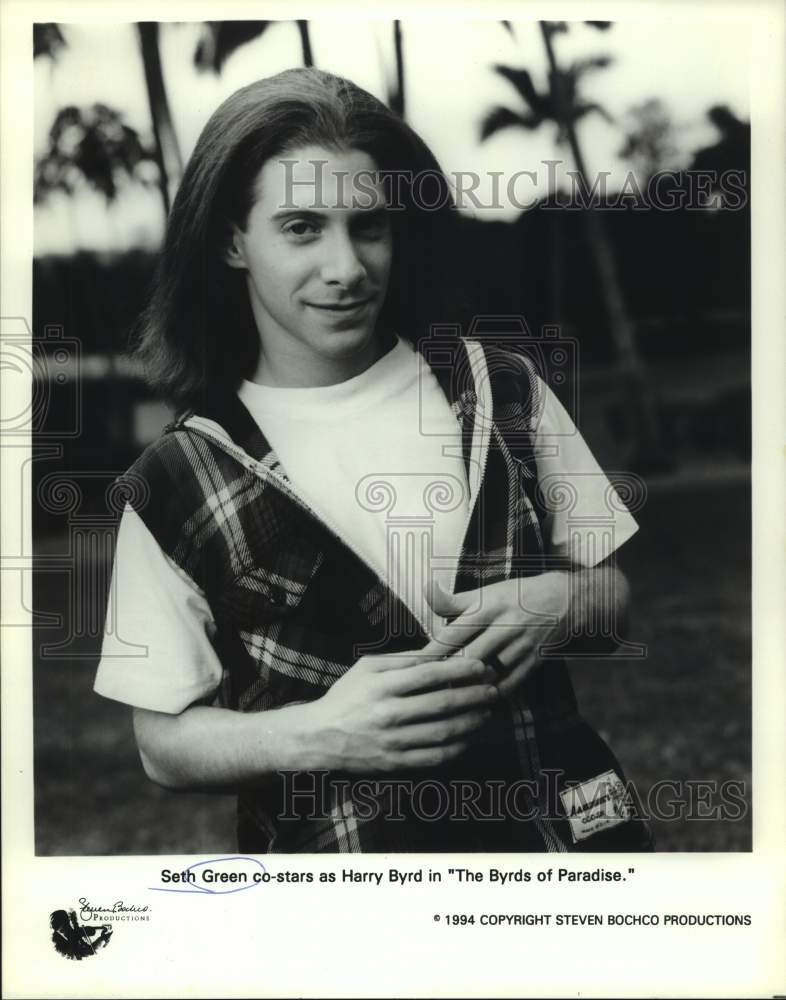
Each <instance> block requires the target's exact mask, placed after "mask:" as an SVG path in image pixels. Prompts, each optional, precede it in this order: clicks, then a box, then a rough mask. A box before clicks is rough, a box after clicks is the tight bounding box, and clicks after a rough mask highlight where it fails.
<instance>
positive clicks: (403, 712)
mask: <svg viewBox="0 0 786 1000" xmlns="http://www.w3.org/2000/svg"><path fill="white" fill-rule="evenodd" d="M391 701H392V704H391V705H390V707H389V708H388V709H387V719H386V720H385V721H386V723H387V725H389V726H402V725H405V724H407V723H409V722H415V721H417V720H418V719H439V718H443V717H445V716H451V715H458V714H459V713H461V712H467V711H471V710H472V709H477V708H480V709H483V708H490V707H491V706H493V705H495V704H497V703H498V701H499V692H498V691H497V689H496V688H495V687H493V686H492V685H491V684H474V685H471V686H468V687H457V688H447V689H442V690H440V691H431V692H429V693H428V694H412V695H408V696H407V697H405V698H395V699H392V700H391Z"/></svg>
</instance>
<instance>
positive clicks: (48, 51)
mask: <svg viewBox="0 0 786 1000" xmlns="http://www.w3.org/2000/svg"><path fill="white" fill-rule="evenodd" d="M65 44H66V42H65V38H64V37H63V33H62V31H61V30H60V28H59V26H58V25H56V24H34V25H33V59H38V57H39V56H48V58H50V59H52V60H55V59H57V57H58V55H59V54H60V51H61V49H64V48H65Z"/></svg>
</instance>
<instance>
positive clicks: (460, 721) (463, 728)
mask: <svg viewBox="0 0 786 1000" xmlns="http://www.w3.org/2000/svg"><path fill="white" fill-rule="evenodd" d="M491 717H492V712H491V710H490V709H474V710H473V711H471V712H464V713H463V714H462V715H455V716H453V717H452V718H449V719H438V720H436V721H433V722H418V723H415V724H414V725H411V726H403V727H401V728H400V729H397V730H395V732H394V734H393V735H392V736H391V746H392V747H394V748H395V749H397V750H412V749H417V748H418V747H441V746H448V745H449V744H451V743H456V742H457V741H460V740H463V739H464V738H465V737H467V736H469V735H470V734H471V733H474V732H475V730H477V729H480V728H481V726H484V725H485V724H486V723H487V722H488V721H489V719H491Z"/></svg>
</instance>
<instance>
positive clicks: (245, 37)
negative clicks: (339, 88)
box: [194, 20, 314, 73]
mask: <svg viewBox="0 0 786 1000" xmlns="http://www.w3.org/2000/svg"><path fill="white" fill-rule="evenodd" d="M278 23H280V22H278V21H206V22H205V24H204V27H203V30H202V37H201V38H200V40H199V43H198V45H197V48H196V51H195V52H194V65H195V66H196V67H197V69H200V70H211V71H212V72H214V73H220V72H221V70H222V69H223V68H224V63H225V62H226V61H227V59H229V57H230V56H231V55H232V54H233V53H235V52H236V51H237V50H238V49H239V48H241V47H242V46H244V45H247V44H248V43H249V42H253V41H255V40H256V39H257V38H261V37H262V35H264V34H265V32H266V31H267V30H268V28H270V27H271V25H274V24H278ZM295 24H296V25H297V29H298V33H299V35H300V47H301V52H302V56H303V65H304V66H313V65H314V56H313V51H312V47H311V38H310V34H309V29H308V21H302V20H300V21H296V22H295Z"/></svg>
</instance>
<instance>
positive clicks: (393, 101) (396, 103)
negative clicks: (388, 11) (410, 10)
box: [390, 21, 405, 118]
mask: <svg viewBox="0 0 786 1000" xmlns="http://www.w3.org/2000/svg"><path fill="white" fill-rule="evenodd" d="M393 48H394V51H395V53H396V89H395V91H394V93H393V94H391V97H390V107H391V110H392V111H395V112H396V114H397V115H398V116H399V117H400V118H403V117H404V107H405V104H404V42H403V39H402V37H401V21H394V22H393Z"/></svg>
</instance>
